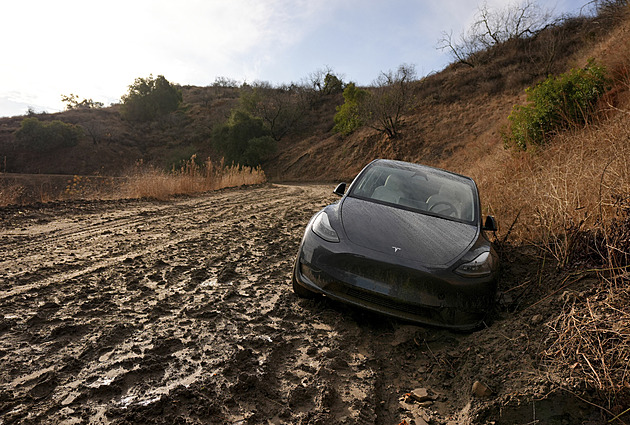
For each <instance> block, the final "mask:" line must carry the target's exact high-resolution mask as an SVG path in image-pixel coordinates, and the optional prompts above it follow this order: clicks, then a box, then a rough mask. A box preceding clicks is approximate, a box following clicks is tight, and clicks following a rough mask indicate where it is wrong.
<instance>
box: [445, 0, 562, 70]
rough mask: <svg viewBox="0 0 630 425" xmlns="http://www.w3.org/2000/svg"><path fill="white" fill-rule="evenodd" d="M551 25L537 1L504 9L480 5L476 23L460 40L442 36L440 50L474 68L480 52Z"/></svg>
mask: <svg viewBox="0 0 630 425" xmlns="http://www.w3.org/2000/svg"><path fill="white" fill-rule="evenodd" d="M551 23H552V19H551V13H550V12H549V11H548V10H546V9H544V8H542V7H541V6H540V5H538V3H536V2H535V1H534V0H521V1H518V2H514V3H511V4H509V5H508V6H507V7H505V8H504V9H491V8H490V7H489V6H488V4H487V3H483V4H482V5H481V6H479V8H478V10H477V14H476V17H475V21H474V23H473V24H472V25H471V26H470V28H468V30H467V31H462V33H461V35H460V36H459V39H457V40H455V39H454V38H453V33H452V32H451V33H447V32H443V33H442V38H441V39H440V40H438V45H437V48H438V49H441V50H445V49H446V50H449V51H450V52H451V54H452V56H453V58H454V59H455V60H456V61H457V62H460V63H463V64H466V65H469V66H471V67H473V66H475V65H477V63H478V62H479V61H478V59H479V53H480V52H481V51H482V50H485V49H488V48H490V47H492V46H495V45H497V44H501V43H505V42H507V41H510V40H514V39H519V38H526V37H530V36H533V35H535V34H537V33H538V32H540V31H541V30H543V29H544V28H546V27H547V26H549V25H550V24H551Z"/></svg>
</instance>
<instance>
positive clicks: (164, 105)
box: [121, 75, 182, 121]
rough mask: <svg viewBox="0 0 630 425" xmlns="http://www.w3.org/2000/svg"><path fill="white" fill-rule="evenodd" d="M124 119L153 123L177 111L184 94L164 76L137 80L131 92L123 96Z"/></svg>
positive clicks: (130, 87) (130, 89)
mask: <svg viewBox="0 0 630 425" xmlns="http://www.w3.org/2000/svg"><path fill="white" fill-rule="evenodd" d="M121 100H122V103H123V109H122V115H123V118H125V119H128V120H130V121H153V120H155V119H157V118H160V117H162V116H164V115H166V114H168V113H170V112H173V111H176V110H177V108H179V104H180V103H181V101H182V93H181V90H179V88H178V87H176V86H175V85H173V84H171V83H170V82H169V81H168V80H167V79H166V78H164V76H162V75H158V76H157V78H153V76H152V75H150V76H149V77H148V78H136V80H135V81H134V83H133V84H132V85H130V86H129V92H128V93H127V94H126V95H124V96H122V98H121Z"/></svg>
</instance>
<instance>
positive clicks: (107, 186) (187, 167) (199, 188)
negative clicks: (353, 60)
mask: <svg viewBox="0 0 630 425" xmlns="http://www.w3.org/2000/svg"><path fill="white" fill-rule="evenodd" d="M265 181H266V177H265V173H264V171H263V170H262V169H261V168H260V167H257V168H252V167H243V166H239V165H234V164H232V165H227V166H226V165H225V164H224V162H223V160H221V161H220V162H219V163H217V164H214V163H213V162H212V161H211V160H210V159H209V158H208V159H206V161H204V162H203V163H198V162H197V158H196V156H194V155H193V157H192V158H190V159H189V160H187V161H185V162H184V163H183V164H182V165H181V166H180V167H179V168H173V169H171V170H170V171H165V170H162V169H159V168H157V167H154V166H151V165H146V164H143V163H142V162H139V163H138V164H136V166H135V167H134V168H133V169H132V170H131V171H130V172H129V173H128V174H127V175H126V176H124V177H98V176H91V177H83V176H73V177H72V178H70V179H69V180H68V181H67V184H66V186H65V188H63V190H57V191H52V190H51V188H50V187H49V188H48V190H44V186H42V187H40V188H39V190H33V188H31V189H30V190H28V188H26V187H25V186H22V185H20V184H16V183H5V182H4V181H3V180H0V206H6V205H12V204H28V203H33V202H49V201H54V200H60V199H123V198H152V199H159V200H167V199H169V198H171V197H173V196H176V195H192V194H196V193H201V192H207V191H212V190H218V189H223V188H226V187H236V186H243V185H252V184H260V183H263V182H265Z"/></svg>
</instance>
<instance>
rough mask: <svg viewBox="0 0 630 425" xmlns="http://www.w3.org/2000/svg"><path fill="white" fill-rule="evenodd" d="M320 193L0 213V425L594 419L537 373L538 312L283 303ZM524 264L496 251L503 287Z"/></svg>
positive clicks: (240, 193)
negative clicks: (476, 314)
mask: <svg viewBox="0 0 630 425" xmlns="http://www.w3.org/2000/svg"><path fill="white" fill-rule="evenodd" d="M331 190H332V187H329V186H319V185H304V186H283V185H267V186H262V187H253V188H244V189H232V190H225V191H221V192H216V193H211V194H206V195H203V196H199V197H193V198H180V199H177V200H175V201H171V202H157V201H94V202H87V201H85V202H81V201H75V202H66V203H64V202H58V203H50V204H42V205H33V206H29V207H6V208H3V209H0V217H1V220H2V221H1V222H0V246H1V252H2V256H1V257H0V418H1V419H0V423H3V424H5V423H6V424H8V423H66V424H73V423H93V424H97V423H115V424H123V423H163V424H174V423H209V424H224V423H232V424H234V423H242V424H280V423H303V424H335V423H341V424H359V423H361V424H364V423H375V424H399V423H401V422H402V421H403V420H406V421H407V423H408V424H412V423H415V424H423V423H431V424H447V423H448V424H459V423H497V424H500V423H510V424H511V423H523V424H524V423H548V424H570V423H594V424H595V423H601V422H602V421H603V419H602V417H601V416H600V413H599V410H598V409H596V408H594V407H593V406H592V405H590V404H587V403H584V402H581V401H580V400H578V399H576V398H574V397H573V396H571V395H570V394H567V393H566V392H563V391H562V390H560V389H558V388H556V387H554V385H553V380H552V379H549V377H547V376H545V375H544V374H543V373H542V372H540V370H539V367H538V355H539V353H540V350H541V349H542V348H541V341H543V340H544V336H545V335H544V326H542V324H541V323H542V322H544V320H545V319H546V318H547V317H546V315H549V311H550V310H549V309H550V308H551V307H553V305H552V304H550V303H551V302H549V303H546V304H545V303H542V304H539V305H537V306H536V307H535V308H529V307H528V305H530V306H531V305H532V304H533V303H531V302H529V304H528V302H525V303H523V304H517V303H514V302H510V303H503V307H504V308H503V309H502V310H499V311H497V312H496V314H495V317H494V323H492V324H491V325H490V327H489V328H487V329H484V330H480V331H478V332H475V333H453V332H449V331H445V330H440V329H433V328H425V327H420V326H414V325H411V324H408V323H403V322H399V321H396V320H391V319H386V318H383V317H380V316H377V315H372V314H368V313H366V312H364V311H362V310H358V309H353V308H350V307H347V306H344V305H340V304H336V303H332V302H330V301H329V300H327V299H315V300H301V299H298V298H296V296H295V295H294V294H293V293H292V290H291V285H290V272H291V266H292V263H293V261H294V256H295V253H296V251H297V247H298V243H299V240H300V238H301V235H302V232H303V231H304V226H305V225H306V223H307V221H308V219H309V218H310V217H311V215H312V214H313V213H315V212H316V211H317V210H318V209H320V208H321V207H322V206H324V205H326V204H328V203H330V202H332V201H334V200H335V199H336V197H335V195H333V194H332V193H331ZM515 258H516V259H515ZM519 258H520V259H519ZM531 264H532V261H531V259H528V258H521V257H517V256H513V257H512V258H508V261H506V265H505V271H504V278H503V280H502V283H501V285H502V288H503V289H505V288H508V289H513V288H516V289H518V288H519V285H520V284H521V283H522V281H525V280H526V279H530V280H534V281H535V279H536V274H537V273H538V270H536V269H535V267H534V268H533V269H532V268H531ZM517 292H518V291H517V290H515V291H512V292H511V293H512V294H514V293H517ZM528 296H530V294H529V293H528ZM522 299H523V298H519V302H520V300H522ZM535 314H537V315H539V316H540V318H537V319H536V320H534V321H532V319H531V318H532V316H533V315H535ZM475 381H480V382H482V383H483V384H484V385H485V386H487V387H488V388H489V391H490V393H487V394H484V395H483V396H482V397H478V396H475V395H473V393H472V386H473V383H474V382H475ZM414 389H421V390H418V392H417V393H421V394H424V398H422V401H419V400H418V399H417V398H413V397H411V396H406V395H405V394H407V393H409V392H411V391H412V390H414ZM536 421H540V422H536Z"/></svg>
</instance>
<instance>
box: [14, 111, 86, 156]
mask: <svg viewBox="0 0 630 425" xmlns="http://www.w3.org/2000/svg"><path fill="white" fill-rule="evenodd" d="M82 134H83V132H82V130H81V128H80V127H78V126H76V125H73V124H68V123H65V122H63V121H59V120H54V121H47V122H43V121H40V120H39V119H37V118H35V117H30V118H24V119H23V120H22V122H21V124H20V128H19V129H17V130H16V132H15V137H16V139H17V140H18V142H20V143H21V144H22V145H23V146H24V147H25V148H29V149H34V150H37V151H40V152H45V151H52V150H55V149H59V148H67V147H72V146H76V145H77V143H79V139H80V138H81V136H82Z"/></svg>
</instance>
